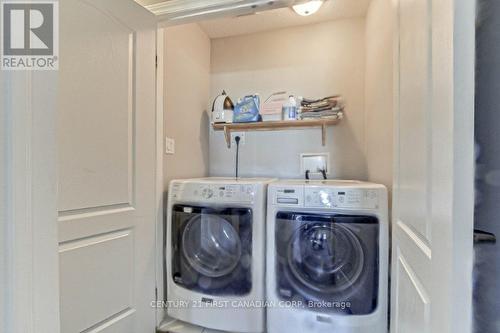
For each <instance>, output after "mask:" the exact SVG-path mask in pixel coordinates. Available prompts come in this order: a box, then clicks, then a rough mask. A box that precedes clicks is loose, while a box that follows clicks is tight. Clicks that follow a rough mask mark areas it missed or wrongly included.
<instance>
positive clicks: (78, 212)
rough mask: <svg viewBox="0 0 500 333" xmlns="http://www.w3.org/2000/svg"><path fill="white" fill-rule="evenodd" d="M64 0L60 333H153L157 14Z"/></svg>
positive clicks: (128, 5)
mask: <svg viewBox="0 0 500 333" xmlns="http://www.w3.org/2000/svg"><path fill="white" fill-rule="evenodd" d="M59 5H60V36H61V41H60V71H59V74H60V77H59V91H58V96H59V98H58V149H59V152H58V154H59V164H58V167H59V204H58V205H59V207H58V208H59V260H60V261H59V263H60V294H61V295H60V301H61V307H60V310H61V332H62V333H73V332H119V333H125V332H130V333H142V332H147V333H153V332H154V331H155V311H154V309H152V308H151V302H152V301H154V300H155V218H156V211H155V205H156V198H155V171H156V164H155V163H156V157H155V154H156V150H155V149H156V148H155V144H156V132H155V131H156V125H155V54H156V22H155V19H154V17H153V15H152V14H150V13H149V12H147V11H146V10H145V9H143V8H142V7H140V6H139V5H137V4H136V3H135V2H134V1H132V0H127V1H125V0H64V1H60V2H59Z"/></svg>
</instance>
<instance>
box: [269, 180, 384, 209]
mask: <svg viewBox="0 0 500 333" xmlns="http://www.w3.org/2000/svg"><path fill="white" fill-rule="evenodd" d="M271 197H272V199H271V200H273V204H274V205H277V206H284V207H304V208H332V209H333V208H345V209H377V208H379V194H378V190H377V189H363V188H335V187H314V186H311V187H310V186H287V187H275V188H272V189H271Z"/></svg>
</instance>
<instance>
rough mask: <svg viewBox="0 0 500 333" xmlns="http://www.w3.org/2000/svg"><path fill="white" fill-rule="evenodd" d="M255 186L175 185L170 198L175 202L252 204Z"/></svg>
mask: <svg viewBox="0 0 500 333" xmlns="http://www.w3.org/2000/svg"><path fill="white" fill-rule="evenodd" d="M255 191H256V189H255V185H251V184H191V183H175V184H174V185H173V186H172V187H171V193H170V196H171V198H172V199H174V200H183V201H205V202H241V203H252V202H253V201H254V198H255Z"/></svg>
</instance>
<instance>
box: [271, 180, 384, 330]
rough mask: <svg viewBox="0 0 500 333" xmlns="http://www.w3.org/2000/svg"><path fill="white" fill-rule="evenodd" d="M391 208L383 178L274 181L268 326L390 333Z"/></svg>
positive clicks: (272, 191)
mask: <svg viewBox="0 0 500 333" xmlns="http://www.w3.org/2000/svg"><path fill="white" fill-rule="evenodd" d="M387 209H388V208H387V190H386V188H385V187H384V186H383V185H377V184H372V183H365V182H358V181H279V182H275V183H273V184H271V185H270V186H269V189H268V212H267V266H266V268H267V298H268V303H269V307H268V308H267V332H268V333H285V332H286V333H303V332H311V333H312V332H342V333H347V332H348V333H387V331H388V324H387V316H388V305H387V303H388V270H389V267H388V247H389V243H388V233H389V227H388V215H387Z"/></svg>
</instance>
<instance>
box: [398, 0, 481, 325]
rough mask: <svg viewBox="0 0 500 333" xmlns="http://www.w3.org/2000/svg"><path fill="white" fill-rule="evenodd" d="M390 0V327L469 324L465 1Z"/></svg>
mask: <svg viewBox="0 0 500 333" xmlns="http://www.w3.org/2000/svg"><path fill="white" fill-rule="evenodd" d="M394 3H395V5H396V6H395V22H396V23H397V24H396V31H395V33H396V35H395V37H396V38H395V40H396V43H397V45H396V47H395V50H396V51H395V60H396V61H395V66H396V67H395V73H396V76H395V82H396V86H395V89H396V91H395V92H396V94H395V95H396V98H395V110H396V112H395V167H394V192H393V196H394V197H393V219H392V221H393V227H392V279H391V282H392V293H391V297H392V302H391V304H392V305H391V306H392V309H391V316H392V317H391V331H392V332H398V333H408V332H415V333H417V332H418V333H427V332H429V333H430V332H432V333H434V332H435V333H438V332H439V333H443V332H448V333H451V332H470V330H471V296H472V229H473V223H472V222H473V206H474V191H473V180H474V171H473V161H474V154H473V146H474V133H473V128H472V125H473V116H474V103H473V101H474V21H475V15H474V13H475V11H474V4H473V1H469V0H396V1H394Z"/></svg>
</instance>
